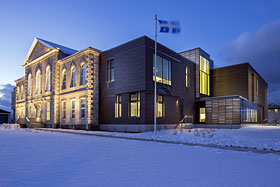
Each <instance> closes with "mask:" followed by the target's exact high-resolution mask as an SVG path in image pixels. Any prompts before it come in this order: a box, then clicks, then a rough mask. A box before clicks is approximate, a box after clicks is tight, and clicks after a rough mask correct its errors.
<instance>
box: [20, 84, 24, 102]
mask: <svg viewBox="0 0 280 187" xmlns="http://www.w3.org/2000/svg"><path fill="white" fill-rule="evenodd" d="M23 96H24V90H23V85H21V99H23Z"/></svg>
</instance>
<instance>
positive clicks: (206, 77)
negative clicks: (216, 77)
mask: <svg viewBox="0 0 280 187" xmlns="http://www.w3.org/2000/svg"><path fill="white" fill-rule="evenodd" d="M200 93H201V94H205V95H210V70H209V61H208V60H207V59H205V58H204V57H202V56H200Z"/></svg>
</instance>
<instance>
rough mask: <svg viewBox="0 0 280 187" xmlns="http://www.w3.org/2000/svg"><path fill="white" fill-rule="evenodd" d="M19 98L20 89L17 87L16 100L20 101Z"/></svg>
mask: <svg viewBox="0 0 280 187" xmlns="http://www.w3.org/2000/svg"><path fill="white" fill-rule="evenodd" d="M19 96H20V88H19V86H18V87H17V99H20V98H19Z"/></svg>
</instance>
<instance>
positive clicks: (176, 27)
mask: <svg viewBox="0 0 280 187" xmlns="http://www.w3.org/2000/svg"><path fill="white" fill-rule="evenodd" d="M158 21H159V26H160V30H159V32H165V33H173V34H174V33H180V31H181V29H180V24H179V22H175V21H165V20H158Z"/></svg>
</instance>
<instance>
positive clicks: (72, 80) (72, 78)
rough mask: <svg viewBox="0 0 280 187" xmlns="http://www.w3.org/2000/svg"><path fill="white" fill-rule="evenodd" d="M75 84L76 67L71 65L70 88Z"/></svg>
mask: <svg viewBox="0 0 280 187" xmlns="http://www.w3.org/2000/svg"><path fill="white" fill-rule="evenodd" d="M75 86H76V68H75V67H73V68H72V70H71V84H70V88H72V87H75Z"/></svg>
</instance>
